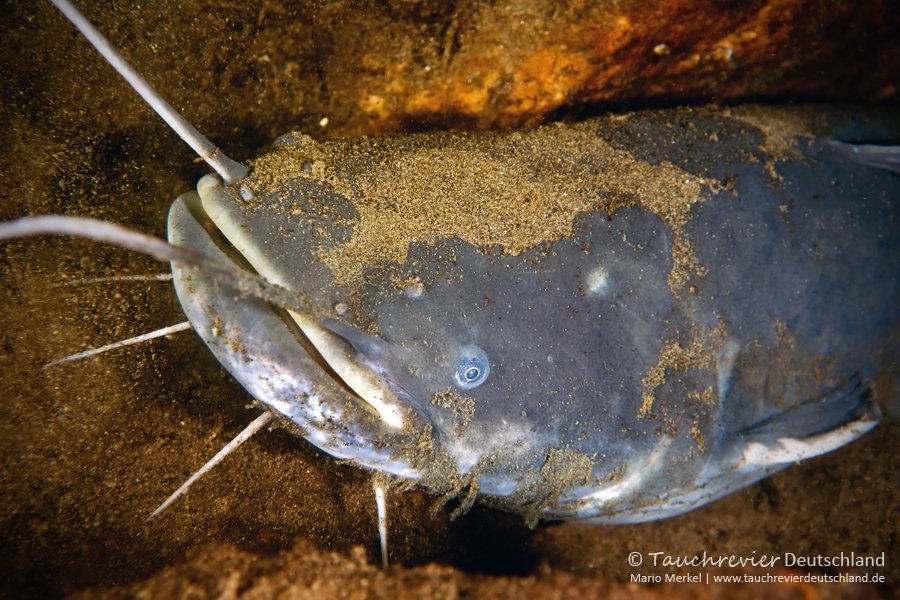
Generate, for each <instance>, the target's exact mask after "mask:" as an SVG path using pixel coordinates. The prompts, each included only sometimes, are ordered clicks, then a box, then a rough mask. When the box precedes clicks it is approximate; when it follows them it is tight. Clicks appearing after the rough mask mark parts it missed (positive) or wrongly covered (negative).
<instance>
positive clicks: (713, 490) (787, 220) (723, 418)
mask: <svg viewBox="0 0 900 600" xmlns="http://www.w3.org/2000/svg"><path fill="white" fill-rule="evenodd" d="M867 115H868V116H867ZM873 115H874V116H873ZM830 136H834V137H837V138H839V139H848V140H853V141H882V142H889V141H891V140H894V143H896V140H897V139H898V138H900V117H898V115H897V114H896V113H890V112H889V111H881V112H880V113H877V114H875V113H872V114H868V113H867V114H866V115H864V114H862V113H853V112H852V111H850V112H848V111H844V110H839V109H827V108H803V107H800V108H764V107H742V108H733V109H725V110H712V109H709V110H708V109H700V110H691V109H677V110H667V111H645V112H638V113H632V114H626V115H618V116H610V117H605V118H599V119H593V120H589V121H586V122H582V123H573V124H558V125H553V126H548V127H544V128H538V129H534V130H530V131H519V132H508V133H489V134H449V133H447V134H422V135H412V136H403V137H389V138H362V139H357V140H349V141H336V142H329V143H324V144H317V143H315V142H313V141H312V140H311V139H309V138H307V137H305V136H302V135H300V134H289V135H286V136H283V137H282V138H280V139H279V141H278V142H277V143H276V146H275V148H274V149H273V150H272V152H271V153H269V154H266V155H264V156H262V157H260V158H259V159H257V160H255V161H254V162H253V163H252V165H251V172H250V175H249V176H248V177H247V178H245V179H243V180H241V181H239V182H237V183H236V184H233V185H230V186H223V185H222V183H221V180H220V179H219V178H218V176H216V175H210V176H207V177H204V178H203V179H202V180H201V181H200V182H199V184H198V193H196V194H195V193H190V194H185V195H184V196H182V197H180V198H179V199H178V200H176V202H175V203H174V204H173V206H172V209H171V212H170V215H169V239H170V242H172V243H174V244H176V245H180V246H185V247H187V248H190V249H193V250H196V251H199V252H201V253H203V254H205V255H208V256H210V257H213V258H217V259H220V260H227V261H233V262H234V263H235V264H237V265H239V266H241V267H244V268H246V269H247V270H251V271H254V272H256V273H258V274H259V275H261V276H262V277H264V278H266V279H268V280H269V281H271V282H273V283H275V284H278V285H281V286H283V287H285V288H287V289H289V290H292V291H294V292H297V293H298V294H301V295H302V296H303V298H304V302H306V303H307V304H308V305H309V307H310V309H309V310H308V311H287V310H284V309H282V308H278V307H274V306H272V305H270V304H268V303H266V302H264V301H263V300H258V299H254V298H247V297H243V296H242V294H239V293H237V292H236V291H235V290H234V289H232V288H230V287H229V286H228V285H227V284H225V283H223V282H221V281H217V280H216V278H215V277H210V276H208V275H206V274H205V273H204V272H202V271H199V270H197V269H195V268H189V267H185V266H179V265H178V264H175V265H174V267H173V271H174V274H175V285H176V290H177V292H178V295H179V299H180V300H181V303H182V306H183V308H184V310H185V313H186V314H187V316H188V318H189V320H190V322H191V323H192V325H193V326H194V328H195V329H196V331H197V332H198V333H199V335H200V336H201V337H202V339H203V340H204V342H205V343H206V344H207V345H208V346H209V348H210V349H211V350H212V352H213V353H214V354H215V355H216V357H217V358H218V359H219V361H220V362H221V363H222V364H223V365H224V366H225V368H226V369H228V370H229V371H230V372H231V374H232V375H233V376H234V377H235V378H236V379H237V380H238V381H239V382H240V383H241V384H242V385H243V386H244V387H245V388H246V389H247V391H248V392H249V393H250V394H252V395H253V397H254V398H256V399H257V400H258V401H259V402H260V403H261V404H262V405H264V406H265V407H266V408H267V410H270V411H272V412H273V413H275V414H276V415H278V416H279V420H280V422H281V423H282V424H284V425H286V426H288V427H289V428H291V429H292V430H294V431H296V432H297V433H299V434H300V435H302V436H304V437H305V438H306V439H308V440H309V441H310V442H312V443H313V444H315V445H316V446H318V447H320V448H322V449H323V450H325V451H326V452H328V453H330V454H332V455H334V456H336V457H339V458H342V459H348V460H351V461H353V462H355V463H356V464H358V465H361V466H364V467H367V468H370V469H373V470H375V471H380V472H384V473H387V474H390V475H392V476H395V477H396V480H397V481H409V482H412V483H415V484H418V485H420V486H422V487H424V488H425V489H428V490H429V491H431V492H433V493H435V494H440V495H444V496H445V497H448V498H449V497H454V496H459V497H461V498H463V502H462V505H461V509H462V510H465V509H466V508H467V507H468V506H470V505H471V502H473V501H475V500H476V499H477V500H479V501H483V502H485V503H487V504H489V505H492V506H497V507H500V508H503V509H505V510H509V511H512V512H516V513H519V514H522V515H523V516H524V517H525V518H526V520H528V521H529V522H530V523H534V522H536V520H537V519H539V518H548V519H552V518H563V519H572V518H578V519H591V520H594V521H598V522H606V523H634V522H642V521H648V520H654V519H661V518H666V517H670V516H674V515H677V514H680V513H683V512H685V511H688V510H691V509H693V508H697V507H698V506H701V505H703V504H705V503H707V502H710V501H712V500H715V499H717V498H719V497H722V496H724V495H726V494H728V493H731V492H733V491H735V490H738V489H740V488H742V487H744V486H746V485H749V484H751V483H753V482H755V481H758V480H759V479H761V478H763V477H766V476H768V475H770V474H772V473H774V472H776V471H778V470H780V469H782V468H785V467H787V466H790V465H791V464H793V463H795V462H798V461H800V460H802V459H804V458H807V457H810V456H815V455H818V454H821V453H823V452H827V451H829V450H832V449H834V448H836V447H839V446H841V445H843V444H845V443H847V442H850V441H852V440H853V439H856V438H857V437H859V436H860V435H862V434H864V433H865V432H867V431H869V430H870V429H871V428H872V427H874V426H875V425H876V424H877V423H878V421H879V420H880V418H881V413H880V410H879V407H878V404H877V402H876V400H875V398H874V392H873V390H872V387H871V384H870V383H869V379H870V378H872V377H874V376H876V375H877V373H878V372H879V369H880V368H882V366H883V365H884V364H885V363H886V362H887V361H891V360H895V359H896V356H897V331H898V322H900V321H898V319H900V310H898V307H900V176H898V175H897V174H896V173H892V172H890V171H889V170H887V169H882V168H878V167H881V166H886V167H888V168H890V161H891V160H893V161H896V158H897V150H896V148H895V149H893V150H891V149H890V148H889V149H888V150H887V151H886V152H887V154H884V153H882V154H883V155H877V154H876V155H875V156H874V157H872V152H870V151H868V150H866V148H869V147H866V146H858V147H849V146H835V145H833V144H831V143H830V141H829V137H830ZM848 148H850V149H852V150H855V151H856V152H857V153H860V152H861V153H862V154H863V155H864V157H865V158H866V160H859V157H853V156H852V154H853V152H851V151H848ZM885 156H886V157H887V158H885ZM866 161H868V162H869V163H870V164H872V165H874V166H864V165H862V164H860V163H865V162H866Z"/></svg>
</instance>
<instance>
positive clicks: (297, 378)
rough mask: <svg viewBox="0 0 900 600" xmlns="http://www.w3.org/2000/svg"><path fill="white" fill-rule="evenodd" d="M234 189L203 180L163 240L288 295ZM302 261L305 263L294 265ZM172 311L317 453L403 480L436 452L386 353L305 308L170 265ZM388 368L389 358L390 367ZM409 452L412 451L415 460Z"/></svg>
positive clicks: (182, 201) (177, 205) (425, 421)
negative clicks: (246, 293)
mask: <svg viewBox="0 0 900 600" xmlns="http://www.w3.org/2000/svg"><path fill="white" fill-rule="evenodd" d="M238 187H239V186H229V187H224V186H223V185H222V182H221V179H219V177H218V176H216V175H207V176H206V177H203V178H202V179H201V180H200V182H199V183H198V185H197V190H198V192H199V193H194V192H190V193H187V194H184V195H182V196H180V197H179V198H177V199H176V200H175V202H174V203H173V204H172V207H171V208H170V211H169V219H168V237H169V241H170V243H172V244H176V245H179V246H183V247H187V248H189V249H191V250H194V251H196V252H200V253H202V254H204V255H206V256H209V257H211V258H215V259H218V260H228V261H230V262H232V263H234V264H236V265H238V266H239V267H241V268H242V269H244V270H247V271H248V272H251V273H254V274H258V275H260V276H262V277H264V278H266V279H268V280H269V281H272V282H273V283H275V284H278V285H282V286H283V287H286V288H288V289H291V286H289V285H285V284H284V282H283V281H282V280H281V278H280V277H279V274H278V272H277V270H275V269H273V268H272V264H271V261H269V260H268V259H267V258H266V256H265V254H264V253H263V252H262V251H261V248H262V247H263V245H264V243H265V242H263V243H262V244H260V243H259V242H257V241H256V240H254V239H252V235H251V234H250V233H249V232H248V230H247V228H246V227H242V224H241V223H240V220H239V215H240V211H239V209H240V208H241V207H240V203H241V202H242V197H241V195H240V194H241V192H240V190H239V189H236V188H238ZM297 260H299V261H302V260H306V261H310V260H315V258H314V257H309V256H305V257H304V256H298V257H297ZM173 275H174V284H175V289H176V293H177V295H178V299H179V301H180V303H181V306H182V308H183V310H184V312H185V314H186V315H187V317H188V320H189V321H190V322H191V324H192V326H193V327H194V329H195V330H196V331H197V333H198V334H199V335H200V337H201V338H202V339H203V341H204V343H206V345H207V346H208V347H209V348H210V350H211V351H212V352H213V354H214V355H215V356H216V358H217V359H218V360H219V362H220V363H222V365H223V366H224V367H225V368H226V369H227V370H228V371H229V372H230V373H231V375H232V376H233V377H234V378H235V379H237V381H238V382H239V383H241V385H242V386H243V387H244V388H245V389H246V390H247V391H248V392H249V393H250V394H251V395H252V396H253V397H254V398H255V399H256V400H257V401H258V402H259V403H261V404H263V405H265V407H266V408H267V409H269V410H271V411H273V412H274V413H276V415H278V416H280V417H281V419H280V420H281V422H282V423H283V424H285V425H287V426H288V427H290V428H291V429H293V430H294V431H295V432H296V433H299V434H300V435H302V436H303V437H305V438H306V439H307V440H308V441H310V442H311V443H313V444H314V445H316V446H317V447H319V448H320V449H322V450H324V451H325V452H327V453H329V454H331V455H333V456H335V457H337V458H341V459H348V460H352V461H354V462H356V463H358V464H360V465H362V466H366V467H370V468H373V469H377V470H380V471H386V472H389V473H391V474H394V475H398V476H401V477H406V478H413V479H415V478H418V477H420V476H421V475H422V474H423V471H424V469H425V464H426V463H427V462H428V458H429V457H430V453H432V452H433V451H434V450H435V449H436V440H435V439H434V437H433V436H432V431H434V428H433V426H432V423H431V420H430V419H429V417H428V415H427V414H426V413H425V411H424V410H423V409H422V406H421V404H420V403H419V402H418V400H416V399H415V398H414V397H413V396H412V395H410V394H409V393H408V392H406V390H404V389H403V388H402V387H401V386H400V385H399V384H398V383H397V382H396V378H393V377H392V376H391V373H390V363H396V360H393V361H391V360H385V359H386V358H388V357H387V354H389V353H390V347H389V345H388V344H387V343H386V342H384V341H383V340H381V339H380V338H376V337H374V336H369V335H368V334H364V333H362V332H360V331H358V330H356V329H355V328H353V327H352V326H350V325H348V324H346V323H343V322H342V321H339V320H338V319H336V318H334V315H333V313H332V312H331V311H327V310H325V309H316V308H315V307H313V308H312V309H311V310H310V312H309V313H301V312H297V311H289V310H285V309H283V308H279V307H273V306H272V305H270V304H268V303H266V302H265V301H263V300H260V299H257V298H241V297H240V294H239V293H238V292H236V291H235V290H234V289H233V288H231V287H230V286H228V285H227V284H223V283H222V282H218V281H216V280H215V278H213V277H210V276H208V275H205V274H204V273H202V272H200V271H198V270H196V269H191V268H187V267H181V266H179V265H177V264H173ZM391 358H396V357H391ZM412 449H416V450H415V451H414V450H412Z"/></svg>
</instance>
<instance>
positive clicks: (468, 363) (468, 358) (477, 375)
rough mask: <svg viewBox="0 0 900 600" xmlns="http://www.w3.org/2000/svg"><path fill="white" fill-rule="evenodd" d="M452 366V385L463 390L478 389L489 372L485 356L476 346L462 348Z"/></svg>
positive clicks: (489, 368) (488, 364)
mask: <svg viewBox="0 0 900 600" xmlns="http://www.w3.org/2000/svg"><path fill="white" fill-rule="evenodd" d="M453 364H454V367H455V368H454V373H453V383H454V384H456V386H457V387H459V388H461V389H464V390H471V389H474V388H476V387H478V386H479V385H481V384H482V383H484V382H485V380H486V379H487V377H488V375H489V374H490V372H491V367H490V363H489V362H488V358H487V354H485V353H484V350H482V349H481V348H479V347H478V346H466V347H464V348H462V349H461V350H460V352H459V354H458V355H457V358H456V360H455V361H454V363H453Z"/></svg>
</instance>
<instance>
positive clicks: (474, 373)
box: [465, 367, 481, 382]
mask: <svg viewBox="0 0 900 600" xmlns="http://www.w3.org/2000/svg"><path fill="white" fill-rule="evenodd" d="M480 375H481V370H480V369H479V368H478V367H469V368H468V369H466V374H465V377H466V381H469V382H472V381H475V380H476V379H478V377H479V376H480Z"/></svg>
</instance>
